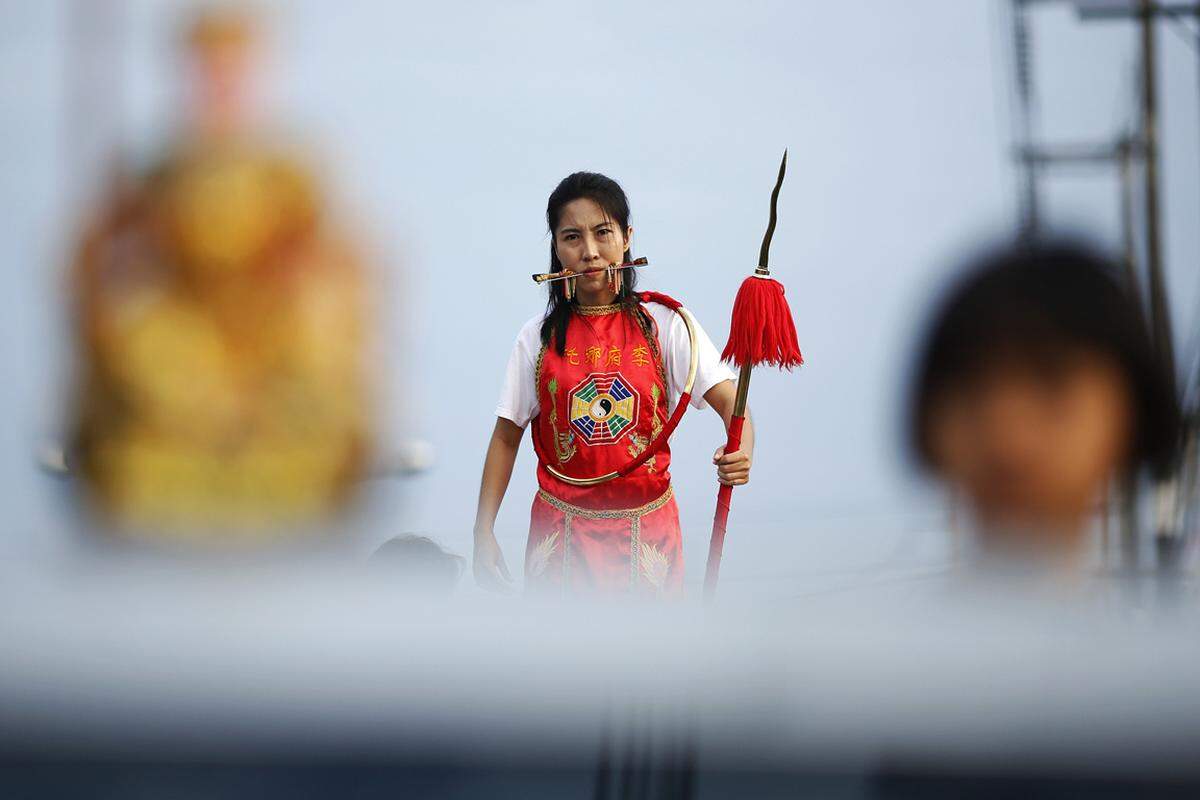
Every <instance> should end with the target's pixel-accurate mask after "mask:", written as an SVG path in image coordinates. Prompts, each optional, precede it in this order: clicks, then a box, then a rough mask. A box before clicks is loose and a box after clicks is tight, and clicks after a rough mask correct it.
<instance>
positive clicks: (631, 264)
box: [531, 258, 650, 284]
mask: <svg viewBox="0 0 1200 800" xmlns="http://www.w3.org/2000/svg"><path fill="white" fill-rule="evenodd" d="M648 266H650V260H649V259H646V258H636V259H634V260H633V261H626V262H625V263H624V264H608V265H607V266H603V267H595V268H594V269H585V270H582V271H580V272H573V271H571V270H569V269H564V270H562V271H560V272H537V273H534V274H533V275H532V276H531V277H532V278H533V282H534V283H538V284H541V283H552V282H554V281H565V280H566V279H567V278H578V277H579V276H581V275H595V274H596V273H598V272H608V271H609V270H618V269H636V268H638V267H648Z"/></svg>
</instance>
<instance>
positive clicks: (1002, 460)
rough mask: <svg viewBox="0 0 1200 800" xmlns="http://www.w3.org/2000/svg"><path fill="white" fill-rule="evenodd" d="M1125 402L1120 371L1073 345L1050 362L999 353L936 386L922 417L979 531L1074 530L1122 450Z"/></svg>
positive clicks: (1128, 404)
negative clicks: (976, 369)
mask: <svg viewBox="0 0 1200 800" xmlns="http://www.w3.org/2000/svg"><path fill="white" fill-rule="evenodd" d="M1132 407H1133V403H1132V398H1131V393H1130V391H1129V387H1128V386H1127V384H1126V381H1125V380H1124V377H1123V374H1122V372H1121V370H1120V369H1119V367H1118V366H1117V365H1116V364H1114V363H1112V362H1111V360H1109V359H1107V358H1104V357H1102V356H1099V355H1095V354H1091V353H1084V352H1075V353H1071V354H1070V355H1066V356H1064V357H1063V358H1061V359H1056V360H1055V361H1054V363H1053V364H1052V365H1050V364H1046V365H1036V364H1030V363H1029V361H1028V360H1027V359H1025V360H1023V359H1019V358H1017V357H1011V358H1004V359H1000V360H998V361H996V362H995V363H993V364H992V365H991V366H988V367H987V368H985V369H984V370H983V371H982V372H981V373H980V374H979V375H977V376H973V377H970V378H966V379H963V380H962V381H961V382H960V383H958V384H956V385H953V386H951V387H949V388H948V389H946V390H945V391H944V392H942V394H941V396H940V398H939V399H938V400H936V401H935V403H934V405H933V407H932V409H931V414H930V418H929V429H928V430H929V434H930V445H931V450H932V454H933V457H934V461H935V463H936V464H937V466H938V469H939V470H940V471H941V473H942V475H943V477H944V478H946V479H947V480H948V481H949V482H950V483H951V484H953V485H954V486H956V487H957V488H959V489H960V490H962V491H963V492H965V494H966V495H967V496H968V498H969V499H970V501H971V503H972V505H973V506H974V509H975V511H976V513H977V515H978V516H979V518H980V520H981V522H982V523H983V528H984V531H985V532H986V530H987V529H988V528H989V527H992V528H993V529H996V530H1008V531H1012V530H1014V529H1021V528H1024V529H1026V530H1029V531H1031V532H1034V533H1038V534H1039V535H1044V534H1045V532H1048V531H1061V532H1063V534H1064V535H1075V534H1077V533H1080V532H1081V530H1080V529H1081V528H1082V526H1083V523H1084V522H1085V521H1086V519H1087V515H1088V513H1089V509H1090V507H1091V503H1092V502H1093V501H1094V500H1095V498H1096V497H1097V496H1098V493H1099V492H1100V490H1101V489H1102V487H1103V485H1104V482H1105V481H1106V479H1107V478H1108V477H1109V476H1110V475H1111V474H1112V473H1113V472H1114V471H1115V470H1116V469H1117V468H1118V467H1119V466H1120V464H1121V463H1122V462H1123V460H1124V459H1125V457H1126V455H1127V453H1128V448H1129V445H1130V440H1131V437H1132V426H1133V422H1132V420H1133V411H1132ZM1043 544H1046V545H1051V544H1052V543H1051V542H1044V543H1043Z"/></svg>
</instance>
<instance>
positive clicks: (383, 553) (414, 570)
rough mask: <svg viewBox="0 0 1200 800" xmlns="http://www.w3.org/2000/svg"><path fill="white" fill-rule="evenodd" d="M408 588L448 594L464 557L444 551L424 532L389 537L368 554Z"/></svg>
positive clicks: (427, 592) (428, 592) (451, 589)
mask: <svg viewBox="0 0 1200 800" xmlns="http://www.w3.org/2000/svg"><path fill="white" fill-rule="evenodd" d="M371 561H372V562H373V563H375V564H377V565H379V566H381V567H382V568H385V569H386V570H387V574H388V576H389V578H394V579H395V580H396V581H398V582H399V583H400V585H401V586H402V587H403V588H405V589H408V590H411V591H414V592H418V593H422V594H450V593H451V592H453V591H454V587H455V586H456V585H457V584H458V579H459V576H460V575H461V574H462V570H463V563H464V562H463V559H462V557H461V556H456V555H454V554H453V553H447V552H446V551H445V550H443V549H442V548H441V546H440V545H439V544H438V543H437V542H435V541H433V540H432V539H429V538H427V537H425V536H414V535H412V534H407V535H404V536H397V537H396V538H394V539H388V540H387V541H386V542H384V543H383V544H381V545H380V546H379V548H378V549H377V550H376V551H375V553H374V554H373V555H372V556H371Z"/></svg>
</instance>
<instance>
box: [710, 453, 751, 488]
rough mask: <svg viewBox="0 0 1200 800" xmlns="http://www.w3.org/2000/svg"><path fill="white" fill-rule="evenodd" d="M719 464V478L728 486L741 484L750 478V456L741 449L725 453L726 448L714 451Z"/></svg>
mask: <svg viewBox="0 0 1200 800" xmlns="http://www.w3.org/2000/svg"><path fill="white" fill-rule="evenodd" d="M713 463H714V464H716V465H717V480H718V481H720V482H721V483H723V484H725V485H726V486H741V485H742V484H744V483H746V482H748V481H749V480H750V456H749V455H747V454H746V453H745V452H743V451H741V450H735V451H734V452H732V453H730V454H729V455H725V448H724V447H718V448H717V452H715V453H713Z"/></svg>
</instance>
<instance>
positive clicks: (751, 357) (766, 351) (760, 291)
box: [721, 275, 804, 370]
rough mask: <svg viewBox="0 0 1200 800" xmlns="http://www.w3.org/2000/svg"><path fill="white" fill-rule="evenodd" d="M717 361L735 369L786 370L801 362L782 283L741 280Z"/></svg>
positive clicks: (801, 357) (752, 279) (751, 277)
mask: <svg viewBox="0 0 1200 800" xmlns="http://www.w3.org/2000/svg"><path fill="white" fill-rule="evenodd" d="M721 358H723V359H725V360H726V361H733V363H734V364H737V365H738V366H739V367H740V366H743V365H745V364H752V365H753V364H770V365H772V366H776V367H783V368H785V369H789V370H790V369H791V368H792V367H798V366H800V365H801V364H803V363H804V357H803V356H801V355H800V343H799V342H797V341H796V324H795V323H794V322H792V310H791V309H790V308H789V307H788V303H787V300H785V299H784V297H783V284H782V283H780V282H779V281H777V280H775V279H774V278H759V277H755V276H753V275H752V276H750V277H749V278H746V280H744V281H742V288H740V289H738V293H737V299H736V300H734V301H733V317H732V319H731V320H730V322H729V342H728V343H727V344H726V345H725V351H724V352H723V353H721Z"/></svg>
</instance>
